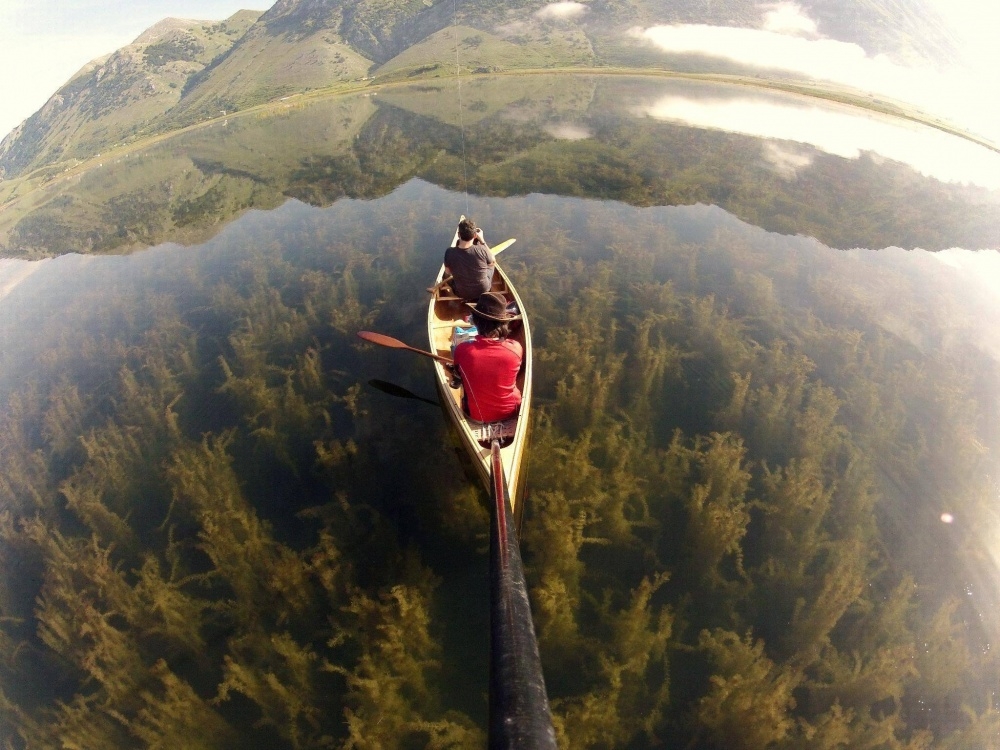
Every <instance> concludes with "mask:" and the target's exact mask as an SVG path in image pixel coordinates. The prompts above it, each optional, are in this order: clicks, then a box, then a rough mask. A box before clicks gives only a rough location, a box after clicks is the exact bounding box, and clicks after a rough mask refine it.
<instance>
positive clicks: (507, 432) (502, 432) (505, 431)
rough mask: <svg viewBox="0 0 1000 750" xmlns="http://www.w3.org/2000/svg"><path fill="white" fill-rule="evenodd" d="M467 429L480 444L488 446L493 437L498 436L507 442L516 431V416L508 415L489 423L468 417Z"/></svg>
mask: <svg viewBox="0 0 1000 750" xmlns="http://www.w3.org/2000/svg"><path fill="white" fill-rule="evenodd" d="M469 430H470V431H471V432H472V436H473V437H474V438H475V439H476V440H477V441H479V443H480V444H482V445H486V446H488V445H489V444H490V443H491V442H492V441H493V440H494V439H495V438H499V439H500V440H501V442H507V441H509V440H511V439H513V437H514V434H515V432H516V431H517V417H516V416H514V417H510V418H508V419H505V420H503V421H502V422H489V423H486V422H475V421H473V420H471V419H470V420H469Z"/></svg>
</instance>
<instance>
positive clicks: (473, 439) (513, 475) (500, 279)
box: [427, 231, 531, 527]
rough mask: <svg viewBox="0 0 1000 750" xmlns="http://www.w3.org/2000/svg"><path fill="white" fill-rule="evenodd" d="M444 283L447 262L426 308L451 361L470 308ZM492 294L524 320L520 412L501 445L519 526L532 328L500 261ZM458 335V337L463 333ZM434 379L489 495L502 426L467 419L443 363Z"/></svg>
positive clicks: (437, 345)
mask: <svg viewBox="0 0 1000 750" xmlns="http://www.w3.org/2000/svg"><path fill="white" fill-rule="evenodd" d="M457 241H458V232H457V231H456V232H455V237H454V239H453V240H452V245H454V244H455V242H457ZM443 279H444V264H442V265H441V269H440V270H439V271H438V275H437V278H436V279H435V283H434V286H435V291H434V292H433V293H432V296H431V300H430V302H429V304H428V307H427V336H428V339H429V340H430V350H431V351H432V352H433V353H435V354H437V355H439V356H441V357H447V358H451V356H452V342H453V340H454V338H455V335H456V332H461V330H462V327H463V326H464V325H467V323H466V321H467V318H468V315H469V313H470V312H471V311H470V309H469V307H468V306H467V305H466V304H465V303H464V301H463V300H462V299H461V298H459V297H456V296H454V294H452V292H451V290H450V288H449V287H447V286H442V284H441V282H442V280H443ZM492 289H493V291H499V292H502V293H503V295H504V296H505V297H506V298H507V301H508V302H511V301H513V302H515V303H516V304H517V309H518V310H520V312H521V320H520V321H515V322H513V323H512V324H511V335H510V338H511V339H513V340H515V341H517V342H519V343H520V344H521V347H522V348H523V349H524V359H523V361H522V363H521V371H520V372H519V373H518V376H517V386H518V388H519V389H520V391H521V409H520V411H519V412H518V414H517V416H516V417H515V418H513V419H511V420H508V421H507V422H506V423H501V424H502V429H503V434H504V435H505V437H504V439H503V440H502V441H501V446H500V458H501V462H502V464H503V471H504V475H505V476H506V478H507V486H508V491H509V493H510V500H511V510H512V512H513V516H514V518H515V519H516V520H517V525H518V527H520V519H521V512H522V502H521V501H522V498H523V496H524V490H525V487H526V482H525V474H526V468H527V467H526V457H527V446H528V432H529V429H528V426H529V424H530V421H529V420H530V416H531V329H530V328H529V326H528V316H527V315H526V314H525V310H524V305H523V304H522V303H521V298H520V297H519V296H518V294H517V290H516V289H515V288H514V285H513V284H511V283H510V279H509V278H508V277H507V274H506V273H504V271H503V269H502V268H501V267H500V263H499V262H498V263H497V265H496V268H495V271H494V273H493V287H492ZM459 335H460V333H459ZM434 380H435V383H436V384H437V389H438V393H439V394H440V396H441V404H442V407H443V408H444V411H445V414H446V415H447V416H448V420H449V421H450V422H451V423H452V424H453V425H454V427H455V430H456V432H457V433H458V440H459V442H460V443H461V445H462V447H463V448H464V450H465V452H466V453H467V454H468V456H469V458H470V459H471V462H472V465H473V468H474V470H475V472H476V474H477V475H478V476H479V478H480V481H481V483H482V485H483V487H484V488H485V489H486V491H487V492H489V491H490V488H491V483H490V438H489V435H490V433H491V431H496V430H497V429H498V428H497V427H496V426H491V425H483V424H482V423H479V422H476V421H474V420H472V419H470V418H469V417H468V415H466V413H465V411H464V410H463V409H462V388H461V386H459V387H458V388H452V387H451V385H450V374H449V372H448V371H447V370H446V369H445V367H444V365H443V364H442V363H441V362H439V361H437V360H435V362H434Z"/></svg>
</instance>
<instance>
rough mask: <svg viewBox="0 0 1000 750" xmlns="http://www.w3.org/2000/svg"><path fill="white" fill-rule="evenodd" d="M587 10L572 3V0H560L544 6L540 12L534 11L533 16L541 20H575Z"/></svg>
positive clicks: (580, 5)
mask: <svg viewBox="0 0 1000 750" xmlns="http://www.w3.org/2000/svg"><path fill="white" fill-rule="evenodd" d="M588 10H590V8H588V7H587V6H586V5H584V4H583V3H578V2H574V0H560V2H557V3H550V4H549V5H546V6H545V7H544V8H542V9H541V10H539V11H536V12H535V15H536V16H537V17H538V18H542V19H550V18H554V19H564V18H575V17H576V16H579V15H582V14H583V13H586V12H587V11H588Z"/></svg>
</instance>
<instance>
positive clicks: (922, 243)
mask: <svg viewBox="0 0 1000 750" xmlns="http://www.w3.org/2000/svg"><path fill="white" fill-rule="evenodd" d="M376 94H377V95H376ZM459 101H462V102H463V105H462V107H461V109H460V108H459ZM414 177H419V178H421V179H424V180H426V181H428V182H432V183H435V184H437V185H439V186H441V187H444V188H445V189H448V190H454V191H458V192H465V191H466V189H468V190H469V192H471V193H473V194H476V195H481V196H493V197H498V196H511V195H527V194H530V193H536V192H540V193H549V194H557V195H574V196H578V197H585V198H598V199H605V200H618V201H622V202H626V203H631V204H633V205H638V206H657V205H693V204H696V203H705V204H714V205H718V206H721V207H722V208H725V209H726V210H727V211H729V212H730V213H732V214H734V215H736V216H738V217H740V218H742V219H744V220H745V221H748V222H750V223H753V224H756V225H758V226H761V227H763V228H765V229H770V230H772V231H778V232H782V233H785V234H806V235H810V236H814V237H816V238H817V239H819V240H820V241H822V242H824V243H825V244H828V245H830V246H832V247H839V248H851V247H867V248H881V247H888V246H898V247H904V248H907V249H912V248H914V247H921V248H924V249H928V250H940V249H943V248H948V247H953V246H959V247H964V248H967V249H983V248H998V247H1000V229H998V227H1000V205H998V195H997V193H996V192H995V190H993V188H996V187H997V185H998V182H1000V154H997V153H995V152H993V151H990V150H988V149H985V148H982V147H980V146H978V145H976V144H974V143H972V142H970V141H966V140H963V139H960V138H956V137H953V136H947V135H945V134H943V133H941V132H940V131H937V130H933V129H931V128H926V127H923V126H917V125H915V124H913V123H907V122H903V121H900V120H891V119H889V118H887V117H885V116H881V115H879V116H876V115H873V114H871V113H865V112H863V111H861V110H857V109H851V108H847V107H844V106H840V105H834V104H830V103H822V102H820V101H819V100H815V99H814V100H811V101H810V100H807V99H805V98H804V97H793V96H790V95H779V94H777V93H775V92H764V91H759V90H755V89H753V88H750V87H738V86H723V85H720V84H705V83H693V82H690V81H679V80H670V79H657V78H650V77H645V78H643V77H624V76H610V77H601V76H551V75H538V76H524V77H516V76H510V77H507V76H505V77H501V78H481V79H478V78H477V79H473V80H470V81H467V82H466V83H465V84H464V86H463V91H462V96H461V98H459V97H458V96H457V91H456V89H455V85H454V83H436V84H433V85H419V86H416V85H414V86H400V87H386V88H384V89H381V90H379V91H378V92H375V93H367V94H363V95H362V94H356V95H351V96H342V97H333V98H329V99H324V100H319V101H316V102H307V101H303V102H300V103H297V104H294V105H292V104H283V105H281V106H280V107H276V108H275V109H273V110H271V111H270V112H261V113H255V114H249V115H245V116H242V117H233V118H229V119H227V120H226V121H225V122H218V123H214V124H212V125H211V126H208V127H204V128H201V129H198V130H195V131H194V132H190V133H182V134H179V135H176V136H174V137H172V138H170V139H168V140H166V141H165V142H163V143H160V144H157V145H152V146H149V147H146V148H143V149H142V150H140V151H130V152H122V153H119V154H117V155H106V156H105V157H102V160H100V161H99V162H98V161H95V162H92V163H90V164H89V165H85V166H83V167H81V168H79V170H78V171H76V172H70V173H68V174H66V175H61V176H59V177H57V178H55V179H53V180H52V181H51V182H50V183H48V185H47V186H46V187H44V188H43V189H40V190H37V191H35V192H34V193H28V194H27V195H24V196H22V197H20V198H17V199H15V200H13V201H11V202H10V203H8V205H6V206H5V207H4V208H3V210H2V211H0V249H2V250H3V251H4V252H5V254H7V255H14V256H20V257H38V256H47V255H58V254H62V253H66V252H83V253H108V252H123V251H127V250H130V249H135V248H141V247H146V246H149V245H154V244H158V243H160V242H164V241H168V240H170V241H175V242H182V243H185V244H191V243H197V242H202V241H204V240H206V239H208V238H209V237H211V236H212V235H214V234H215V233H216V232H217V231H218V230H219V229H220V228H221V227H222V226H223V225H224V224H225V223H226V222H228V221H230V220H232V219H233V218H235V217H237V216H240V215H242V214H243V213H245V212H246V211H247V210H248V209H252V208H261V209H273V208H275V207H277V206H279V205H281V204H282V203H283V202H284V201H286V200H287V199H288V198H290V197H291V198H296V199H298V200H301V201H303V202H306V203H310V204H312V205H315V206H325V205H329V204H330V203H332V202H333V201H336V200H339V199H341V198H344V197H353V198H377V197H380V196H384V195H387V194H388V193H390V192H391V191H392V190H395V189H396V188H397V187H399V186H400V185H402V184H404V183H405V182H406V181H407V180H410V179H412V178H414Z"/></svg>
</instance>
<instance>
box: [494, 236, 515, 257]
mask: <svg viewBox="0 0 1000 750" xmlns="http://www.w3.org/2000/svg"><path fill="white" fill-rule="evenodd" d="M515 242H517V240H516V239H514V238H513V237H512V238H511V239H509V240H504V241H503V242H501V243H500V244H499V245H497V246H496V247H491V248H490V252H492V253H493V254H494V255H499V254H500V253H502V252H503V251H504V250H506V249H507V248H508V247H510V246H511V245H513V244H514V243H515Z"/></svg>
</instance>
